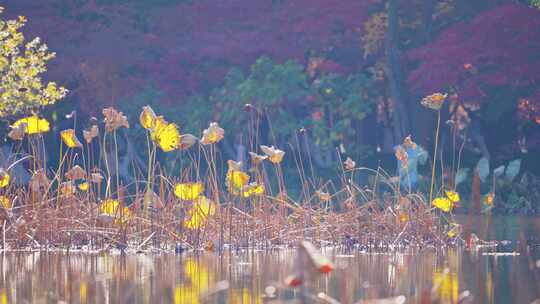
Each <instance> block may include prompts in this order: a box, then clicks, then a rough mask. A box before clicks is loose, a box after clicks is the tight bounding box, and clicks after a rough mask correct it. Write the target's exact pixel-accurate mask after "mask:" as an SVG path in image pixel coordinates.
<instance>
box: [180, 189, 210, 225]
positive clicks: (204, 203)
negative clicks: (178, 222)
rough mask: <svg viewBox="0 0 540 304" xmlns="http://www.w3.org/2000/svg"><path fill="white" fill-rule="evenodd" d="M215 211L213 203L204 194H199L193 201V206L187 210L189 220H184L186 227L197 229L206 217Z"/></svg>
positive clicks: (204, 221)
mask: <svg viewBox="0 0 540 304" xmlns="http://www.w3.org/2000/svg"><path fill="white" fill-rule="evenodd" d="M215 212H216V207H215V203H214V202H213V201H212V200H210V199H209V198H207V197H205V196H199V198H198V199H197V200H196V201H195V202H194V204H193V207H192V208H191V209H190V210H189V212H188V214H189V217H190V218H189V220H187V221H185V222H184V225H185V226H186V228H188V229H198V228H200V227H202V226H203V225H204V224H205V223H206V221H207V220H208V217H210V216H212V215H214V213H215Z"/></svg>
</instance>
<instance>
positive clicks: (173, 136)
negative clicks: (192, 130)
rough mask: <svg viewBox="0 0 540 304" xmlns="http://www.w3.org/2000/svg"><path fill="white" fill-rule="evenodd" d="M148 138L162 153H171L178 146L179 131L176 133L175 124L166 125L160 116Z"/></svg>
mask: <svg viewBox="0 0 540 304" xmlns="http://www.w3.org/2000/svg"><path fill="white" fill-rule="evenodd" d="M150 137H151V138H152V140H153V141H154V142H155V143H156V144H157V145H158V146H159V147H160V148H161V150H163V152H170V151H173V150H175V149H176V148H177V147H178V145H179V144H180V131H178V127H177V126H176V124H174V123H168V122H167V121H166V120H165V119H163V117H161V116H159V117H158V118H156V120H155V126H154V129H153V130H152V131H151V133H150Z"/></svg>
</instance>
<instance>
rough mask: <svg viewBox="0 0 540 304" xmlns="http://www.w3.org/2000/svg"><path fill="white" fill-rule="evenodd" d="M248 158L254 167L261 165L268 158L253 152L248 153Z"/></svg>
mask: <svg viewBox="0 0 540 304" xmlns="http://www.w3.org/2000/svg"><path fill="white" fill-rule="evenodd" d="M249 156H250V157H251V162H252V163H253V164H255V165H258V164H260V163H262V162H263V161H264V160H265V159H267V158H268V155H260V154H257V153H254V152H249Z"/></svg>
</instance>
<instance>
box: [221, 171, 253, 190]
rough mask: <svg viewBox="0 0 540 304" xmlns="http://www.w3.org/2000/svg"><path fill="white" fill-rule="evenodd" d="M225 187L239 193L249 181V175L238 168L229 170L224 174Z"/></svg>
mask: <svg viewBox="0 0 540 304" xmlns="http://www.w3.org/2000/svg"><path fill="white" fill-rule="evenodd" d="M226 182H227V188H228V189H229V192H231V193H232V194H235V195H239V194H240V193H241V192H242V190H243V189H244V186H245V185H247V183H248V182H249V175H247V174H246V173H244V172H242V171H238V170H229V171H228V172H227V176H226Z"/></svg>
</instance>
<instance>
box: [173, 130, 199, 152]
mask: <svg viewBox="0 0 540 304" xmlns="http://www.w3.org/2000/svg"><path fill="white" fill-rule="evenodd" d="M197 140H198V139H197V137H195V136H194V135H192V134H183V135H181V136H180V143H179V144H178V149H180V150H187V149H189V148H191V147H192V146H193V145H194V144H196V143H197Z"/></svg>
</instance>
